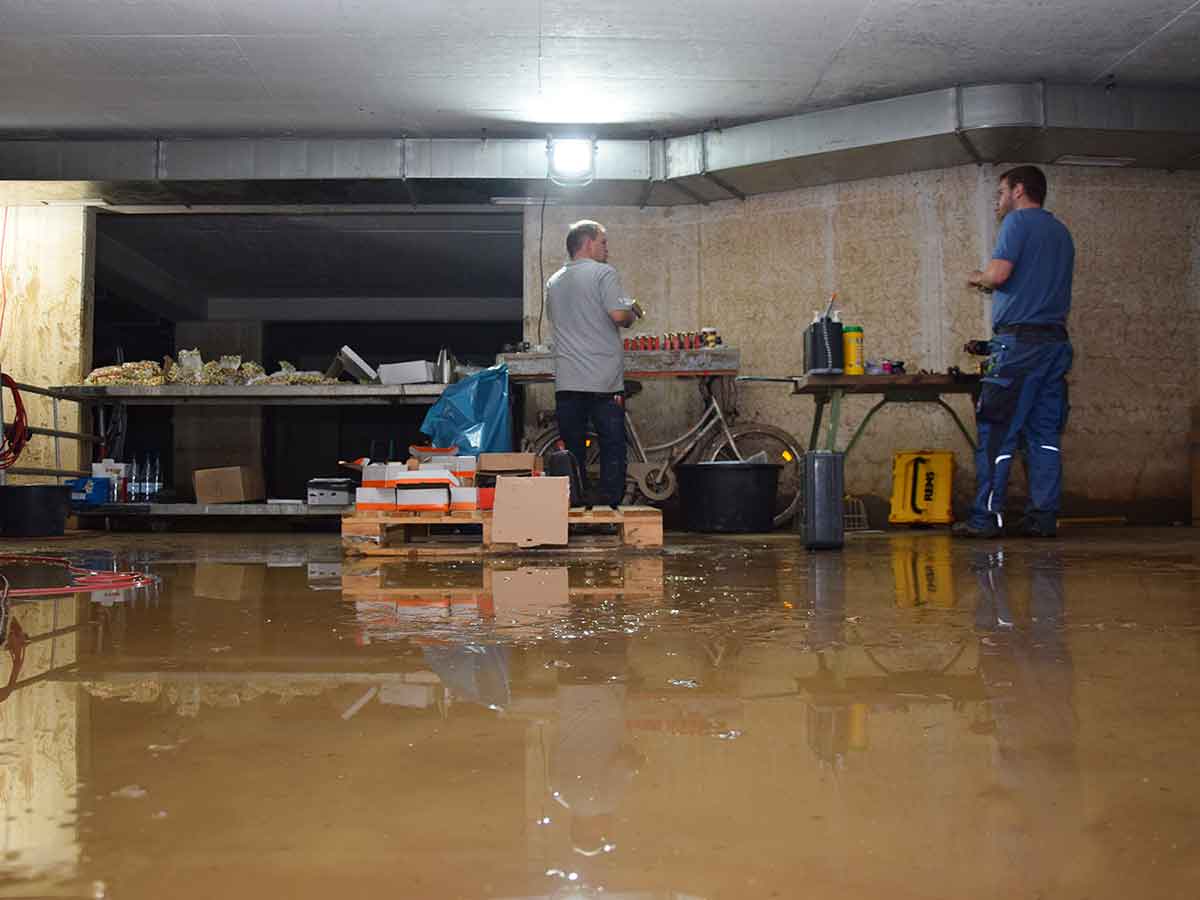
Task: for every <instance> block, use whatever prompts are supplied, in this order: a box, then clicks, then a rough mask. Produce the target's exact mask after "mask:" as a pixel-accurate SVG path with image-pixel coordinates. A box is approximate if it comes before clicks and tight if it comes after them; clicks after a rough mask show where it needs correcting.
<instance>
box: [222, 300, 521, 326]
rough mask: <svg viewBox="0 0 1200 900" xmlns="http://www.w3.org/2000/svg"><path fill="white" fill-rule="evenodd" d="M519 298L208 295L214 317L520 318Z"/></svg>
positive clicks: (354, 319) (282, 319)
mask: <svg viewBox="0 0 1200 900" xmlns="http://www.w3.org/2000/svg"><path fill="white" fill-rule="evenodd" d="M522 302H523V301H522V299H521V298H520V297H210V298H209V300H208V318H209V319H211V320H213V321H221V320H226V321H229V320H238V319H243V320H246V319H251V320H259V321H263V322H520V321H521V312H522Z"/></svg>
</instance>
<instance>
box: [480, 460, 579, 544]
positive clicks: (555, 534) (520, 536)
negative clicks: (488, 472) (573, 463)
mask: <svg viewBox="0 0 1200 900" xmlns="http://www.w3.org/2000/svg"><path fill="white" fill-rule="evenodd" d="M570 504H571V479H569V478H520V477H508V476H505V477H501V478H498V479H497V480H496V510H495V513H494V514H493V518H492V541H493V542H494V543H497V544H516V545H517V546H518V547H537V546H542V545H554V546H563V545H565V544H566V543H567V511H568V509H569V508H570Z"/></svg>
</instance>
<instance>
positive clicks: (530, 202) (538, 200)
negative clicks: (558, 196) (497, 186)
mask: <svg viewBox="0 0 1200 900" xmlns="http://www.w3.org/2000/svg"><path fill="white" fill-rule="evenodd" d="M491 199H492V206H541V205H542V204H543V203H545V204H546V205H547V206H555V205H557V203H558V201H557V200H551V199H550V198H549V197H547V198H542V197H492V198H491Z"/></svg>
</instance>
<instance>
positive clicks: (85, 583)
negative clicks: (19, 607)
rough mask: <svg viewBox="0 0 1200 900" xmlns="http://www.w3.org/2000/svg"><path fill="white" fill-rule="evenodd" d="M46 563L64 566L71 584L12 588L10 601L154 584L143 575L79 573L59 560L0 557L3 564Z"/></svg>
mask: <svg viewBox="0 0 1200 900" xmlns="http://www.w3.org/2000/svg"><path fill="white" fill-rule="evenodd" d="M5 562H7V563H13V564H22V563H44V564H47V565H52V566H62V567H63V568H64V569H66V570H67V573H68V574H69V575H70V576H71V583H70V584H68V585H64V586H62V587H45V588H38V587H33V588H10V589H9V591H8V596H10V597H61V596H64V595H67V594H87V593H91V592H93V591H122V590H128V589H132V588H144V587H149V586H150V585H152V584H154V582H155V579H154V577H153V576H152V575H145V574H143V573H142V572H92V571H89V570H88V569H78V568H76V567H75V566H72V565H70V564H69V563H68V562H67V561H66V560H65V559H61V558H59V557H56V556H0V563H5Z"/></svg>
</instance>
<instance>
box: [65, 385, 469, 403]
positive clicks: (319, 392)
mask: <svg viewBox="0 0 1200 900" xmlns="http://www.w3.org/2000/svg"><path fill="white" fill-rule="evenodd" d="M445 389H446V385H444V384H397V385H386V384H264V385H219V384H213V385H208V384H165V385H161V386H156V387H149V386H135V385H110V386H98V385H67V386H63V387H56V388H53V389H52V390H53V391H55V392H56V394H57V395H58V396H59V397H61V398H62V399H66V400H74V401H76V402H78V403H124V404H127V405H130V406H135V405H136V406H187V405H197V406H200V405H205V406H327V405H334V406H336V405H340V404H343V403H354V404H362V405H366V406H397V405H399V406H404V405H422V404H431V403H433V402H435V401H436V400H437V399H438V397H440V396H441V395H442V391H444V390H445Z"/></svg>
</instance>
